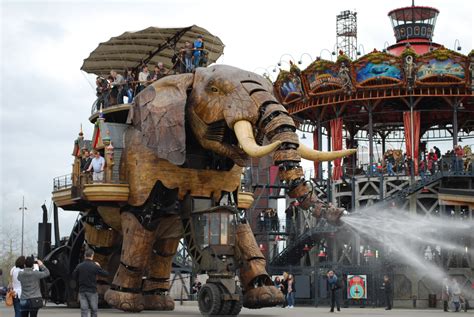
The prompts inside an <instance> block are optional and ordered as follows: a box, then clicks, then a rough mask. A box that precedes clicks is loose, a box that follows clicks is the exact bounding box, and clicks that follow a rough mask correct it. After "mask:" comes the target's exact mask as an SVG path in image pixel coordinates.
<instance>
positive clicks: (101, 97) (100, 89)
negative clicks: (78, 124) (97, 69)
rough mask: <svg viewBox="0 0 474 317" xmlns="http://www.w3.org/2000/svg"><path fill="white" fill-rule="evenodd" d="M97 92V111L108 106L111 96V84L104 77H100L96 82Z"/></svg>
mask: <svg viewBox="0 0 474 317" xmlns="http://www.w3.org/2000/svg"><path fill="white" fill-rule="evenodd" d="M95 85H96V88H95V91H96V96H97V109H100V106H103V107H107V106H108V95H109V83H108V82H107V79H105V78H104V77H100V76H98V77H97V78H96V80H95Z"/></svg>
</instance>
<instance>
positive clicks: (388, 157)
mask: <svg viewBox="0 0 474 317" xmlns="http://www.w3.org/2000/svg"><path fill="white" fill-rule="evenodd" d="M467 162H468V158H467V153H466V151H465V150H464V148H463V147H462V146H461V145H456V146H455V147H454V148H453V150H450V151H447V152H446V153H445V154H442V153H441V150H440V149H439V148H438V147H437V146H433V148H431V149H430V150H429V151H428V152H426V153H423V154H422V155H421V159H420V160H419V161H418V173H419V175H420V176H421V178H422V179H425V178H426V176H427V175H434V174H435V173H436V172H437V171H440V170H445V171H446V170H449V171H453V172H462V171H465V170H466V169H467V168H468V164H465V163H467ZM411 165H412V159H411V156H410V155H409V154H407V153H402V151H401V150H388V151H387V152H386V153H385V154H384V157H383V162H382V163H378V164H377V163H374V164H373V165H372V167H371V168H370V170H371V172H372V175H387V176H398V175H407V176H409V175H410V174H411V170H412V166H411Z"/></svg>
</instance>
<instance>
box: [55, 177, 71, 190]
mask: <svg viewBox="0 0 474 317" xmlns="http://www.w3.org/2000/svg"><path fill="white" fill-rule="evenodd" d="M71 187H72V174H66V175H61V176H57V177H55V178H54V179H53V190H54V191H57V190H61V189H66V188H71Z"/></svg>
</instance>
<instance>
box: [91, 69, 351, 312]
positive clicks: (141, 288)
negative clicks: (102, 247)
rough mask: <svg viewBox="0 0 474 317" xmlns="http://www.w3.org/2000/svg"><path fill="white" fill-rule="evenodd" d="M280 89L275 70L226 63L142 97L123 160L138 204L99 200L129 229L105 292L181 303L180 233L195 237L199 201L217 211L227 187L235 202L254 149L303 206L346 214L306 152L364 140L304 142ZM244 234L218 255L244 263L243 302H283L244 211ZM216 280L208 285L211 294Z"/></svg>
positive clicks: (142, 301) (158, 305)
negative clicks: (176, 289) (175, 289)
mask: <svg viewBox="0 0 474 317" xmlns="http://www.w3.org/2000/svg"><path fill="white" fill-rule="evenodd" d="M272 91H273V87H272V85H271V84H270V83H269V82H268V80H266V79H265V78H263V77H261V76H259V75H256V74H254V73H251V72H247V71H243V70H241V69H237V68H234V67H230V66H224V65H216V66H212V67H208V68H198V69H197V70H196V71H195V73H194V74H181V75H173V76H168V77H165V78H163V79H160V80H159V81H157V82H155V83H153V84H152V85H150V86H149V87H147V88H146V89H145V90H144V91H142V92H141V93H140V94H139V95H138V96H137V97H136V98H135V101H134V104H133V105H132V107H131V109H130V112H129V115H128V123H130V124H131V126H130V127H129V128H128V129H127V130H126V132H125V134H124V144H125V149H124V152H123V153H122V159H121V162H120V177H121V180H123V181H126V182H127V183H128V184H129V186H130V195H129V200H128V205H127V206H125V207H122V208H120V210H117V208H116V209H115V210H114V208H111V207H107V206H102V207H99V208H98V211H99V214H100V215H102V217H103V218H104V220H105V221H106V222H107V221H108V220H110V219H112V218H111V216H110V215H111V214H114V213H115V215H116V216H115V217H119V218H120V221H119V222H117V220H116V219H115V224H114V227H115V228H116V229H118V230H120V231H121V233H122V236H123V242H122V251H121V255H120V265H119V268H118V270H117V272H116V274H115V277H114V280H113V282H112V285H111V287H110V289H109V290H108V291H107V292H106V294H105V299H106V301H107V302H108V303H109V304H111V305H112V306H115V307H117V308H119V309H122V310H125V311H134V312H137V311H141V310H143V309H156V310H170V309H173V308H174V303H173V301H172V300H171V298H170V297H169V296H168V295H166V292H167V291H168V289H169V287H170V285H169V281H168V279H169V277H170V272H171V265H172V260H173V256H174V255H175V253H176V250H177V247H178V243H179V240H180V239H182V238H183V237H185V238H186V237H188V238H189V236H188V235H187V232H186V231H187V230H188V229H187V228H188V227H187V226H186V223H187V222H186V221H187V220H189V217H185V216H183V215H185V214H188V215H189V212H190V211H191V212H192V211H193V210H194V209H198V208H201V209H202V208H207V209H208V210H210V211H212V210H214V209H213V208H216V206H219V204H220V202H221V201H222V198H223V197H227V198H229V199H228V200H229V201H234V202H235V200H236V199H237V195H236V193H237V191H238V188H239V185H240V181H241V173H242V167H244V166H247V165H248V163H249V158H251V157H263V156H265V155H272V156H273V163H274V164H275V165H277V166H278V167H279V176H280V178H281V180H282V181H283V182H284V183H285V184H286V185H287V186H288V191H287V194H288V196H289V197H290V198H294V199H297V200H298V201H299V202H300V206H301V207H303V208H313V211H314V214H316V216H318V217H319V216H321V215H322V214H324V213H327V215H326V216H332V217H333V218H334V219H337V218H338V217H339V216H340V210H339V209H336V208H333V209H331V208H329V209H328V208H327V206H326V207H323V204H322V203H321V202H320V201H318V200H317V198H316V195H315V194H314V193H313V191H312V186H311V183H310V182H309V181H307V180H305V179H304V175H303V170H302V168H301V166H300V160H301V158H305V159H309V160H314V161H316V160H325V161H327V160H333V159H335V158H339V157H343V156H346V155H350V154H353V153H354V150H346V151H337V152H318V151H314V150H312V149H309V148H307V147H305V146H303V145H302V144H300V142H299V140H298V137H297V134H296V133H295V130H296V129H295V124H294V122H293V119H292V118H291V117H290V116H289V114H288V112H287V110H286V109H285V108H284V107H283V106H282V105H281V104H280V103H279V102H278V101H277V100H276V99H275V97H274V95H273V93H272ZM217 208H218V207H217ZM186 219H187V220H186ZM111 222H113V220H112V221H111ZM235 234H236V243H235V252H234V253H232V254H233V256H232V259H229V257H221V258H217V257H215V258H214V261H217V262H219V263H221V262H225V263H227V264H226V266H225V270H228V271H234V272H235V271H238V274H239V277H240V285H241V291H242V295H241V296H242V297H243V305H244V306H245V307H249V308H260V307H266V306H275V305H277V304H279V303H281V302H282V301H283V296H282V295H281V293H280V292H279V291H278V290H277V289H276V288H275V287H274V286H273V284H272V282H271V279H270V277H269V276H268V274H267V272H266V270H265V263H266V262H265V259H264V256H263V255H262V253H261V251H260V249H259V248H258V246H257V244H256V242H255V238H254V236H253V233H252V231H251V229H250V226H249V225H248V224H247V223H246V222H245V220H239V221H238V223H237V224H236V230H235ZM188 238H187V239H186V241H187V242H188V243H189V242H190V241H189V239H188ZM191 242H192V241H191ZM216 265H217V264H216ZM219 265H221V264H219ZM224 273H225V274H227V273H226V272H224ZM224 273H222V272H221V273H220V275H219V276H220V277H222V276H224V275H225V274H224ZM211 278H212V276H211V274H210V280H211ZM233 280H234V279H232V281H233ZM221 287H222V286H221ZM225 287H226V288H227V289H228V290H230V292H229V293H230V295H229V296H227V297H225V298H227V299H231V300H236V299H238V298H239V297H238V296H237V297H235V296H232V293H240V290H237V289H236V287H234V286H232V285H228V284H227V285H225ZM215 289H216V288H215V287H214V288H212V287H211V288H210V289H208V291H209V290H210V293H211V300H215V299H212V296H213V294H212V292H213V291H214V290H215ZM224 293H225V292H224ZM234 295H235V294H234ZM223 298H224V297H223ZM220 300H221V298H218V299H217V301H220ZM224 306H225V305H224ZM224 306H222V307H220V308H219V309H220V311H219V310H216V308H215V307H211V308H210V311H209V310H208V311H206V312H205V313H206V314H207V313H208V314H235V313H238V311H240V308H235V307H234V306H236V305H234V306H232V305H227V306H225V307H224ZM237 306H238V305H237Z"/></svg>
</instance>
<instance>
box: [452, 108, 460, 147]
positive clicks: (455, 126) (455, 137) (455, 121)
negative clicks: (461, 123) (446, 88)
mask: <svg viewBox="0 0 474 317" xmlns="http://www.w3.org/2000/svg"><path fill="white" fill-rule="evenodd" d="M458 104H459V103H458V102H455V103H454V104H453V149H454V148H455V147H456V145H458Z"/></svg>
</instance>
